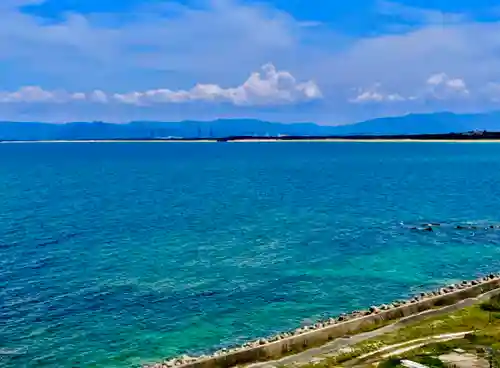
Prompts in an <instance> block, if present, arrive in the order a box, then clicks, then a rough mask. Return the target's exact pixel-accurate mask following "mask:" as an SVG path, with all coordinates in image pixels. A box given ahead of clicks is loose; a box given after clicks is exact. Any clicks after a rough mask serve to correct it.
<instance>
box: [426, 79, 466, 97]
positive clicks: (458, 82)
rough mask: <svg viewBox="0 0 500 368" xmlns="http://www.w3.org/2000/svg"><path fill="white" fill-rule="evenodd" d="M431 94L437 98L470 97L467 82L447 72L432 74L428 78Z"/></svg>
mask: <svg viewBox="0 0 500 368" xmlns="http://www.w3.org/2000/svg"><path fill="white" fill-rule="evenodd" d="M427 86H428V92H429V94H430V95H431V96H432V97H434V98H437V99H448V98H456V97H468V96H469V95H470V92H469V90H468V89H467V84H466V83H465V81H464V80H463V79H460V78H450V77H449V76H448V75H447V74H446V73H438V74H434V75H431V76H430V77H429V78H428V79H427Z"/></svg>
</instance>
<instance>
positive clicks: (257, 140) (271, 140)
mask: <svg viewBox="0 0 500 368" xmlns="http://www.w3.org/2000/svg"><path fill="white" fill-rule="evenodd" d="M221 142H224V143H267V142H269V143H277V142H278V143H283V142H285V143H286V142H290V143H292V142H295V143H296V142H305V143H312V142H318V143H319V142H324V143H500V138H493V139H491V138H489V139H477V138H461V139H444V138H443V139H425V138H324V139H323V138H299V139H279V138H269V139H267V138H255V139H252V138H236V139H84V140H33V141H31V140H16V141H7V140H5V141H0V143H3V144H30V143H38V144H40V143H221Z"/></svg>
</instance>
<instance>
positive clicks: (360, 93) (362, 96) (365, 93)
mask: <svg viewBox="0 0 500 368" xmlns="http://www.w3.org/2000/svg"><path fill="white" fill-rule="evenodd" d="M406 100H407V98H405V97H403V96H401V95H400V94H398V93H386V92H383V91H381V85H380V83H377V84H375V85H373V86H372V87H370V88H360V89H357V95H356V96H355V97H354V98H351V99H350V100H349V101H350V102H352V103H365V102H401V101H406Z"/></svg>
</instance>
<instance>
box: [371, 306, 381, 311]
mask: <svg viewBox="0 0 500 368" xmlns="http://www.w3.org/2000/svg"><path fill="white" fill-rule="evenodd" d="M370 312H371V313H380V309H379V308H378V307H375V306H374V305H372V306H371V307H370Z"/></svg>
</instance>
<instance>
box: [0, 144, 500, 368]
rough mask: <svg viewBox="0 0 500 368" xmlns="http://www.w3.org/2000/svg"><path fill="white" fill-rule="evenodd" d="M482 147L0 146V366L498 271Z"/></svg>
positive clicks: (342, 305)
mask: <svg viewBox="0 0 500 368" xmlns="http://www.w3.org/2000/svg"><path fill="white" fill-rule="evenodd" d="M499 191H500V145H499V144H495V143H492V144H452V143H413V144H408V143H241V144H213V143H206V144H203V143H196V144H182V143H179V144H165V143H164V144H162V143H116V144H111V143H89V144H19V145H0V193H1V196H0V208H1V212H0V235H1V238H0V308H1V309H0V366H1V365H4V366H7V367H24V366H26V367H28V366H29V367H32V366H51V367H54V366H78V367H93V366H99V367H129V366H134V365H139V364H141V363H145V362H151V361H156V360H158V359H161V358H164V357H167V356H171V355H177V354H179V353H184V352H188V353H192V354H194V353H200V352H205V351H207V350H210V349H212V348H218V347H222V346H227V345H232V344H235V343H241V342H243V341H246V340H248V339H251V338H254V337H261V336H266V335H269V334H271V333H273V332H276V331H282V330H286V329H290V328H294V327H296V326H297V325H300V324H301V323H303V322H305V321H310V320H315V319H317V318H320V317H321V316H325V315H336V314H339V313H341V312H345V311H349V310H352V309H357V308H361V307H366V306H369V305H371V304H374V303H383V302H389V301H391V300H393V299H396V298H400V297H405V296H408V295H409V294H412V293H415V292H417V291H420V290H426V289H432V288H435V287H437V286H439V285H441V284H444V283H448V282H450V281H455V280H459V279H462V278H467V279H469V278H472V277H475V276H476V275H478V274H481V273H485V272H488V271H499V270H500V247H499V244H500V230H494V229H493V230H491V229H484V228H480V229H476V230H470V231H469V230H460V231H459V230H457V229H454V228H453V226H449V227H446V226H444V227H440V228H438V229H435V231H433V232H422V231H412V230H411V225H413V224H424V223H427V222H440V223H447V224H456V223H468V222H470V223H473V224H481V226H482V225H483V224H498V223H500V213H499V208H500V196H499V195H498V194H499Z"/></svg>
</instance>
